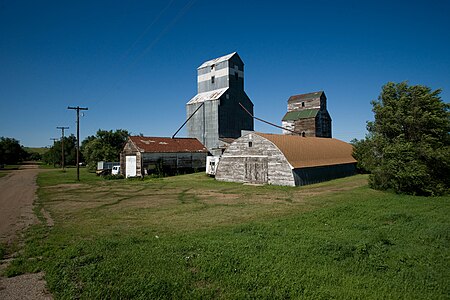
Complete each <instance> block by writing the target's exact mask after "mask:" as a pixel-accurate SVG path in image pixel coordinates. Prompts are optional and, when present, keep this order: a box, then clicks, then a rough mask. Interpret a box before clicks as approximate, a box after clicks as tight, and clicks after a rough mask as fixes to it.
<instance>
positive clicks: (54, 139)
mask: <svg viewBox="0 0 450 300" xmlns="http://www.w3.org/2000/svg"><path fill="white" fill-rule="evenodd" d="M50 139H51V140H52V141H53V149H54V148H55V142H56V141H57V140H59V139H58V138H50ZM52 160H53V158H52ZM53 168H56V162H55V161H53Z"/></svg>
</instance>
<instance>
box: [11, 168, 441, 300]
mask: <svg viewBox="0 0 450 300" xmlns="http://www.w3.org/2000/svg"><path fill="white" fill-rule="evenodd" d="M81 179H82V180H81V183H78V182H76V180H75V169H68V170H67V172H65V173H63V172H61V171H59V170H53V171H46V172H42V173H41V174H40V176H39V178H38V184H39V186H40V188H39V200H38V202H37V206H36V213H37V214H38V216H39V217H40V219H41V221H42V222H43V224H41V225H36V226H34V227H32V228H30V230H28V232H27V235H26V241H25V246H24V251H23V252H22V253H21V254H20V256H19V258H17V259H16V260H14V261H13V263H12V265H11V266H10V267H9V268H8V269H7V270H6V274H7V275H9V276H14V275H16V274H20V273H23V272H37V271H40V270H42V271H45V273H46V276H45V278H46V280H47V283H48V286H49V289H50V290H51V292H52V293H53V294H54V296H55V297H56V298H66V299H73V298H83V299H95V298H124V299H131V298H140V299H154V298H171V299H174V298H175V299H178V298H184V299H186V298H187V299H202V298H203V299H209V298H219V299H242V298H246V299H247V298H255V299H281V298H283V299H284V298H307V299H330V298H345V299H399V298H401V299H448V298H449V297H450V284H449V282H450V255H449V253H450V251H449V250H450V249H449V247H450V218H449V214H450V197H448V196H447V197H435V198H424V197H412V196H404V195H395V194H391V193H386V192H380V191H374V190H371V189H369V188H368V187H367V178H366V177H365V176H359V175H358V176H354V177H350V178H344V179H339V180H335V181H331V182H327V183H322V184H317V185H311V186H306V187H301V188H298V187H297V188H290V187H275V186H248V185H242V184H233V183H223V182H217V181H214V180H213V179H211V178H208V177H206V176H205V175H204V174H201V173H198V174H190V175H183V176H177V177H168V178H158V179H149V180H144V181H141V180H111V181H106V180H102V179H101V178H99V177H96V176H95V175H93V174H89V173H87V172H85V170H84V169H82V174H81ZM43 209H45V211H47V212H49V213H50V215H51V216H52V218H53V220H54V223H55V224H54V226H53V227H49V226H46V225H45V223H46V221H45V218H44V215H45V213H43Z"/></svg>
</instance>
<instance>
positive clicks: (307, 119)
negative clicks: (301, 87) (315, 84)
mask: <svg viewBox="0 0 450 300" xmlns="http://www.w3.org/2000/svg"><path fill="white" fill-rule="evenodd" d="M282 126H283V127H284V128H287V129H290V130H292V131H295V132H298V133H299V134H301V135H302V136H309V137H325V138H331V117H330V114H329V113H328V110H327V97H326V96H325V93H324V92H323V91H320V92H314V93H308V94H301V95H295V96H291V97H290V98H289V100H288V111H287V113H286V114H285V115H284V117H283V120H282ZM283 133H284V134H293V133H292V132H291V131H288V130H283Z"/></svg>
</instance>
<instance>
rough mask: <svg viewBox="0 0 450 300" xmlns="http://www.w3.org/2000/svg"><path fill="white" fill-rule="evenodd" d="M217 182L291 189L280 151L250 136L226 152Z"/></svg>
mask: <svg viewBox="0 0 450 300" xmlns="http://www.w3.org/2000/svg"><path fill="white" fill-rule="evenodd" d="M216 179H217V180H220V181H229V182H252V183H268V184H273V185H285V186H294V185H295V180H294V175H293V173H292V169H291V166H290V164H289V163H288V161H287V160H286V158H285V156H284V155H283V153H281V151H280V150H279V149H278V148H277V147H276V146H275V145H274V144H273V143H272V142H270V141H268V140H267V139H265V138H263V137H260V136H258V135H256V134H253V133H250V134H247V135H245V136H243V137H241V138H239V139H237V140H235V141H234V142H233V143H232V144H231V145H230V146H229V147H228V149H227V150H225V152H224V154H223V156H222V158H221V159H220V161H219V165H218V167H217V172H216Z"/></svg>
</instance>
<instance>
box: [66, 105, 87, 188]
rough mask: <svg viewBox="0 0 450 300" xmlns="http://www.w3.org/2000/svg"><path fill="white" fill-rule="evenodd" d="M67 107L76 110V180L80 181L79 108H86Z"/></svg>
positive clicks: (85, 108)
mask: <svg viewBox="0 0 450 300" xmlns="http://www.w3.org/2000/svg"><path fill="white" fill-rule="evenodd" d="M67 109H73V110H76V111H77V180H78V181H80V110H88V108H87V107H79V106H77V107H73V106H68V107H67Z"/></svg>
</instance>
